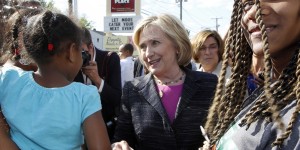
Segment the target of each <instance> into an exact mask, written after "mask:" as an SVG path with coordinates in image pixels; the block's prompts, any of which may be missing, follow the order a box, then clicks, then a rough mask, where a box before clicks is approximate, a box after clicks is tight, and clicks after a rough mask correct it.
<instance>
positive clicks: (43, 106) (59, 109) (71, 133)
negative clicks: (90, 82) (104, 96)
mask: <svg viewBox="0 0 300 150" xmlns="http://www.w3.org/2000/svg"><path fill="white" fill-rule="evenodd" d="M32 74H33V72H25V71H22V70H20V69H17V68H10V69H9V68H5V67H4V68H2V70H1V72H0V89H1V90H0V105H1V108H2V111H3V114H4V116H5V117H6V120H7V123H8V124H9V126H10V128H11V130H10V133H11V137H12V139H13V141H14V142H15V143H16V144H17V145H18V146H19V148H20V149H25V150H26V149H62V150H67V149H80V146H81V145H82V144H83V129H82V124H83V122H84V120H85V119H86V118H87V117H89V116H90V115H92V114H93V113H95V112H97V111H99V110H100V109H101V102H100V97H99V94H98V90H97V88H96V87H94V86H86V85H84V84H81V83H77V82H73V83H71V84H69V85H67V86H65V87H60V88H45V87H42V86H40V85H39V84H37V83H36V82H35V81H34V79H33V76H32Z"/></svg>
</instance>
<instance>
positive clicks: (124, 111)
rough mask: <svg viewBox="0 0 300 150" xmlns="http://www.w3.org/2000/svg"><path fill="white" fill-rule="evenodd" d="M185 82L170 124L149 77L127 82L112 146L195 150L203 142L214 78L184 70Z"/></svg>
mask: <svg viewBox="0 0 300 150" xmlns="http://www.w3.org/2000/svg"><path fill="white" fill-rule="evenodd" d="M183 70H184V71H185V73H186V78H185V81H184V84H183V91H182V95H181V99H180V100H179V102H178V103H179V104H178V106H177V110H176V114H175V120H174V121H173V123H172V124H171V122H170V121H169V119H168V115H167V113H166V111H165V109H164V106H163V105H162V103H161V99H160V97H159V94H158V92H157V90H156V83H155V81H154V79H153V76H152V74H151V73H149V74H147V75H145V76H142V77H138V78H135V79H134V80H133V81H131V82H126V84H125V86H124V88H123V95H122V98H121V112H120V116H119V118H118V122H117V127H116V130H115V136H114V138H115V139H114V140H115V142H117V141H121V140H125V141H127V142H128V143H129V145H130V146H131V147H133V148H135V149H142V150H147V149H149V150H154V149H155V150H160V149H164V150H165V149H168V150H176V149H198V148H199V147H200V145H202V143H203V141H204V137H203V136H202V134H201V131H200V125H203V124H204V122H205V118H206V116H207V112H208V109H209V106H210V104H211V100H212V98H213V95H214V91H215V88H216V84H217V77H216V76H215V75H213V74H208V73H205V72H196V71H191V70H189V69H186V68H183Z"/></svg>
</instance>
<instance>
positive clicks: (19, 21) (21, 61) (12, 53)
mask: <svg viewBox="0 0 300 150" xmlns="http://www.w3.org/2000/svg"><path fill="white" fill-rule="evenodd" d="M38 13H40V10H37V9H21V10H18V11H17V12H15V13H14V14H13V15H12V16H11V17H10V19H9V20H8V23H7V25H6V27H5V28H6V30H8V32H7V33H6V34H5V41H4V46H3V56H2V57H1V62H4V63H5V65H4V66H11V65H14V66H17V67H20V68H22V69H24V70H36V69H37V68H36V65H35V64H34V62H33V61H32V59H30V57H29V56H28V55H27V52H26V51H25V48H24V44H23V39H22V38H23V37H22V32H23V27H24V25H25V24H26V22H27V19H28V18H29V17H31V16H33V15H36V14H38Z"/></svg>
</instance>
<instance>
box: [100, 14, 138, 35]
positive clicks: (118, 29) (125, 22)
mask: <svg viewBox="0 0 300 150" xmlns="http://www.w3.org/2000/svg"><path fill="white" fill-rule="evenodd" d="M140 18H141V16H107V17H104V32H112V33H132V32H133V29H134V27H135V25H136V23H137V22H138V20H139V19H140Z"/></svg>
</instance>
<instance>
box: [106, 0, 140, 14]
mask: <svg viewBox="0 0 300 150" xmlns="http://www.w3.org/2000/svg"><path fill="white" fill-rule="evenodd" d="M134 1H135V0H111V12H134Z"/></svg>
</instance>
